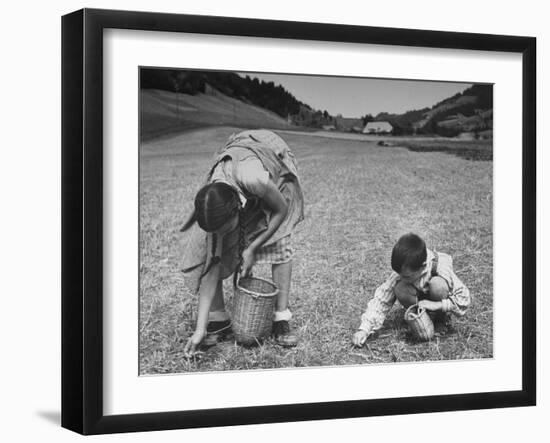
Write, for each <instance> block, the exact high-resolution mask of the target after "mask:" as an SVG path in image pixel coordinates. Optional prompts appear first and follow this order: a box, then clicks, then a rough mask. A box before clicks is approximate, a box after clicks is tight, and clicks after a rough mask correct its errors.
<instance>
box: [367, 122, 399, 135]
mask: <svg viewBox="0 0 550 443" xmlns="http://www.w3.org/2000/svg"><path fill="white" fill-rule="evenodd" d="M392 131H393V126H392V125H391V124H390V123H389V122H368V123H367V124H366V125H365V127H364V128H363V134H391V133H392Z"/></svg>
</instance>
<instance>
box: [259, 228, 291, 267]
mask: <svg viewBox="0 0 550 443" xmlns="http://www.w3.org/2000/svg"><path fill="white" fill-rule="evenodd" d="M293 254H294V250H293V248H292V242H291V240H290V234H289V235H287V236H285V237H283V238H281V239H280V240H277V241H276V242H275V243H272V244H270V245H267V246H263V247H261V248H260V249H259V250H258V251H257V252H256V255H255V259H256V263H269V264H282V263H288V262H289V261H290V260H292V256H293Z"/></svg>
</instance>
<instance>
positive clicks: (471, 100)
mask: <svg viewBox="0 0 550 443" xmlns="http://www.w3.org/2000/svg"><path fill="white" fill-rule="evenodd" d="M374 120H376V121H389V122H390V123H391V124H392V125H393V126H394V128H395V133H396V134H437V135H441V136H446V137H454V136H458V135H462V136H468V135H470V136H472V137H481V138H492V129H493V86H492V85H482V84H478V85H473V86H471V87H470V88H468V89H466V90H465V91H464V92H462V93H458V94H455V95H454V96H452V97H449V98H447V99H445V100H443V101H441V102H439V103H436V104H435V105H434V106H432V107H431V108H425V109H420V110H413V111H408V112H405V113H403V114H388V113H380V114H378V115H377V116H376V117H375V118H374Z"/></svg>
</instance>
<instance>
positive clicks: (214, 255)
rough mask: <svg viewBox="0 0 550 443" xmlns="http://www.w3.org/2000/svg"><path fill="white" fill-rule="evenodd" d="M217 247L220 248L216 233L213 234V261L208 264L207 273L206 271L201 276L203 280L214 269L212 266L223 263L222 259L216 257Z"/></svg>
mask: <svg viewBox="0 0 550 443" xmlns="http://www.w3.org/2000/svg"><path fill="white" fill-rule="evenodd" d="M217 246H218V236H217V235H216V233H213V234H212V260H210V263H209V264H208V266H207V267H206V271H204V272H203V273H202V275H201V277H200V278H201V279H202V278H203V277H204V276H205V275H206V274H208V272H209V271H210V269H212V266H214V265H217V264H218V263H220V261H221V258H220V257H219V256H217V255H216V249H217Z"/></svg>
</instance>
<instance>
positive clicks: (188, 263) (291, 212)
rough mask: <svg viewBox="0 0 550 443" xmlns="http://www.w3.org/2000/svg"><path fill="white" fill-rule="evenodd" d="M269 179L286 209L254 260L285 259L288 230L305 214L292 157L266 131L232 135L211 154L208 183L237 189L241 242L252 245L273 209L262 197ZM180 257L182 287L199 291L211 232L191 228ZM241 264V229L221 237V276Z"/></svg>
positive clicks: (289, 255)
mask: <svg viewBox="0 0 550 443" xmlns="http://www.w3.org/2000/svg"><path fill="white" fill-rule="evenodd" d="M268 180H271V181H272V182H274V183H275V184H276V186H277V188H278V189H279V191H280V192H281V194H282V195H283V197H284V198H285V200H286V202H287V205H288V211H287V215H286V217H285V219H284V221H283V222H282V224H281V225H280V226H279V228H278V229H277V231H275V233H274V234H273V235H272V236H271V237H270V238H269V240H267V242H266V243H265V244H264V245H263V246H262V247H261V248H260V249H259V250H258V251H257V252H256V256H255V259H256V263H285V262H288V261H290V260H291V258H292V253H293V251H292V244H291V233H292V231H293V230H294V228H295V227H296V225H297V224H298V223H299V222H300V221H302V220H303V218H304V198H303V193H302V188H301V186H300V180H299V178H298V170H297V165H296V159H295V158H294V155H293V154H292V151H291V150H290V148H289V147H288V145H287V144H286V143H285V142H284V141H283V139H282V138H280V137H279V136H278V135H276V134H275V133H273V132H271V131H267V130H252V131H244V132H241V133H238V134H233V135H232V136H231V137H229V139H228V141H227V142H226V144H225V146H223V147H222V148H221V149H220V150H219V151H218V152H217V153H216V155H215V160H214V164H213V166H212V168H211V169H210V171H209V173H208V175H207V180H206V183H213V182H225V183H227V184H229V185H230V186H232V187H233V188H234V189H235V190H236V191H237V192H238V193H239V197H240V199H241V203H242V204H243V208H244V212H243V213H242V214H241V217H242V221H241V222H242V223H243V224H244V233H245V243H246V245H248V244H250V242H251V241H253V240H254V238H256V237H257V236H258V235H259V234H260V233H261V232H263V231H264V230H265V229H267V226H268V223H269V219H270V217H271V210H270V209H269V208H268V207H267V206H266V205H265V203H264V202H263V200H262V197H263V195H264V192H265V188H266V185H267V182H268ZM187 232H188V235H189V238H188V241H187V247H186V249H185V252H184V258H183V272H184V278H185V282H186V285H187V286H188V287H189V288H190V289H191V290H192V291H195V292H196V291H198V289H199V287H200V276H201V275H202V273H203V272H204V269H205V268H206V266H207V265H208V262H209V260H210V259H211V257H210V251H211V241H212V234H208V233H206V232H205V231H203V230H202V229H200V228H199V226H198V225H197V223H195V224H193V226H192V227H191V228H190V229H189V231H187ZM238 263H239V227H237V228H236V229H234V230H233V231H231V232H229V233H227V234H226V235H224V237H223V243H222V255H221V269H222V270H221V276H222V278H226V277H229V276H230V275H231V274H232V273H233V272H235V270H236V267H237V265H238Z"/></svg>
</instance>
